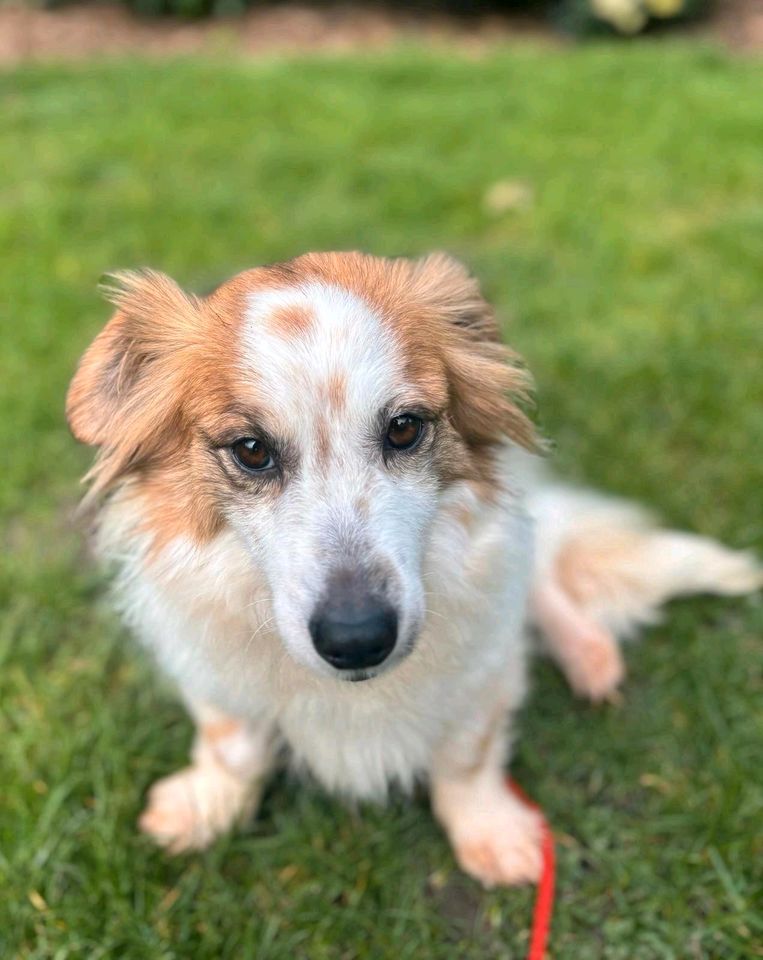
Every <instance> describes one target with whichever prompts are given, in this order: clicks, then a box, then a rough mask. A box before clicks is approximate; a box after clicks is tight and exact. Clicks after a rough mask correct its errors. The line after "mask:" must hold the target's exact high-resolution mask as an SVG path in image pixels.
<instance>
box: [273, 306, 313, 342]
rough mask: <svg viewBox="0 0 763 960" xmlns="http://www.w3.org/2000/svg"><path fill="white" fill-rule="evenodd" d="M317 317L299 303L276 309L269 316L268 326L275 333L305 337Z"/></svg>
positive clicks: (287, 336) (288, 336)
mask: <svg viewBox="0 0 763 960" xmlns="http://www.w3.org/2000/svg"><path fill="white" fill-rule="evenodd" d="M314 320H315V318H314V317H313V315H312V313H311V312H310V311H309V310H305V308H304V307H301V306H299V305H298V304H290V305H288V306H284V307H278V308H277V309H275V310H274V311H273V312H272V313H271V314H270V316H269V318H268V327H269V328H270V330H272V331H273V332H274V333H277V334H279V335H280V336H282V337H284V338H286V339H290V338H291V337H303V336H304V335H305V334H306V333H307V332H308V331H309V330H310V327H311V326H312V325H313V322H314Z"/></svg>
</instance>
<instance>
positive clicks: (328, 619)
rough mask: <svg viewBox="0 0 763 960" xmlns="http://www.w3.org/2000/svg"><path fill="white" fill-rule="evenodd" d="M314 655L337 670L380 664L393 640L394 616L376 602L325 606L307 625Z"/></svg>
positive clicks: (389, 650)
mask: <svg viewBox="0 0 763 960" xmlns="http://www.w3.org/2000/svg"><path fill="white" fill-rule="evenodd" d="M310 636H311V637H312V638H313V644H314V645H315V649H316V650H317V651H318V653H319V654H320V655H321V656H322V657H323V659H324V660H326V661H327V662H328V663H330V664H331V666H332V667H336V669H337V670H364V669H367V668H368V667H376V666H378V665H379V664H380V663H383V662H384V661H385V660H386V659H387V657H388V656H389V655H390V653H392V650H393V649H394V646H395V641H396V640H397V614H396V613H395V611H394V610H393V609H392V608H391V607H388V606H385V605H384V604H382V603H380V602H379V601H378V600H371V599H368V600H361V601H358V600H353V601H350V602H342V603H334V604H332V603H327V604H324V605H323V607H322V608H321V609H320V610H319V611H318V612H317V613H316V615H315V616H314V617H313V618H312V620H311V621H310Z"/></svg>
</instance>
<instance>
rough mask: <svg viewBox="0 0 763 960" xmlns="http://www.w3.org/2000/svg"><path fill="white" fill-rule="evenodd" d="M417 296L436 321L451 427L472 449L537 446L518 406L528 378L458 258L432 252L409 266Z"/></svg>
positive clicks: (528, 391) (527, 391)
mask: <svg viewBox="0 0 763 960" xmlns="http://www.w3.org/2000/svg"><path fill="white" fill-rule="evenodd" d="M414 283H415V286H416V290H417V294H418V296H420V297H421V298H422V299H423V300H424V301H425V302H426V303H427V305H428V306H429V307H430V308H431V309H432V310H433V311H434V314H435V319H436V320H439V323H440V327H439V331H438V332H440V333H441V334H442V336H441V340H442V346H443V357H444V361H445V367H446V371H447V375H448V383H449V388H450V415H451V419H452V421H453V424H454V426H455V427H456V429H457V430H458V432H459V433H460V434H461V436H462V437H463V438H464V440H465V441H466V442H467V443H468V444H469V445H470V446H473V447H483V446H486V445H490V444H496V443H499V442H500V441H501V440H504V439H509V440H512V441H513V442H514V443H517V444H519V445H520V446H522V447H525V449H527V450H534V451H539V450H540V449H541V448H542V443H541V440H540V438H539V437H538V434H537V432H536V429H535V426H534V424H533V422H532V421H531V420H530V418H529V417H528V416H527V414H526V413H525V411H524V409H523V407H525V406H527V405H529V404H530V402H531V400H532V387H533V382H532V377H531V376H530V374H529V373H528V371H527V370H526V369H525V368H524V366H523V365H522V363H521V360H520V358H519V356H518V355H517V354H516V353H514V352H513V351H512V350H510V349H509V347H507V346H505V345H504V344H503V343H502V342H501V337H500V331H499V329H498V325H497V323H496V320H495V314H494V312H493V309H492V307H491V306H490V304H489V303H488V302H487V300H485V298H484V297H483V295H482V291H481V290H480V287H479V284H478V282H477V281H476V280H475V278H474V277H473V276H471V274H470V273H469V271H468V270H467V269H466V267H465V266H464V265H463V264H462V263H460V262H459V261H458V260H455V259H453V257H450V256H448V255H447V254H444V253H434V254H431V255H430V256H428V257H425V258H424V259H422V260H419V261H417V262H416V263H415V265H414Z"/></svg>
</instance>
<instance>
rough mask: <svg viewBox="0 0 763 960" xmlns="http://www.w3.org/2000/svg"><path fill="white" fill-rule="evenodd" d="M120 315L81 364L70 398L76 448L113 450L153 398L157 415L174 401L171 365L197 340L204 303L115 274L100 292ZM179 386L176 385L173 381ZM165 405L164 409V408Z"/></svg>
mask: <svg viewBox="0 0 763 960" xmlns="http://www.w3.org/2000/svg"><path fill="white" fill-rule="evenodd" d="M101 289H102V291H103V293H104V295H105V296H106V298H107V299H108V300H110V301H111V302H112V303H113V304H114V305H115V306H116V307H117V312H116V313H115V314H114V316H113V317H112V318H111V320H110V321H109V322H108V323H107V324H106V327H105V328H104V329H103V330H102V331H101V333H99V334H98V336H97V337H96V338H95V340H94V341H93V343H92V344H91V345H90V347H89V348H88V349H87V350H86V351H85V354H84V356H83V357H82V359H81V360H80V363H79V366H78V368H77V372H76V373H75V375H74V378H73V380H72V382H71V384H70V386H69V391H68V394H67V397H66V418H67V420H68V422H69V427H70V429H71V431H72V433H73V434H74V436H75V437H76V439H77V440H80V441H82V442H83V443H87V444H90V445H91V446H97V447H108V446H110V445H111V444H112V443H113V442H114V440H113V434H114V433H115V431H118V432H119V433H123V432H124V426H125V422H126V420H128V421H129V420H130V419H132V418H133V417H134V415H135V413H136V408H137V407H139V406H140V401H141V399H143V397H142V395H148V394H151V397H148V396H145V399H147V400H148V399H150V401H151V406H152V408H153V410H154V413H155V415H156V416H157V417H158V415H159V414H160V413H162V412H164V408H166V406H167V402H166V401H167V400H169V397H168V396H167V394H168V387H169V385H170V384H169V383H167V381H166V380H165V379H164V378H163V376H162V375H163V374H164V375H167V374H169V373H170V369H169V367H170V366H171V364H170V363H169V362H168V361H170V360H171V359H172V358H173V356H174V357H175V358H176V357H177V351H178V350H181V349H182V348H183V347H186V346H188V345H189V343H191V342H192V341H193V339H194V333H195V331H196V329H197V327H198V324H199V309H198V302H197V301H196V300H195V299H194V298H192V297H189V296H188V295H187V294H185V293H184V292H183V291H182V290H181V289H180V287H178V286H177V284H176V283H175V282H174V281H173V280H171V279H170V278H169V277H167V276H165V275H164V274H162V273H157V272H155V271H149V270H146V271H140V272H134V273H132V272H125V273H116V274H112V275H110V276H109V277H108V279H107V282H106V283H104V284H103V285H102V287H101ZM170 379H171V380H172V381H176V379H177V378H176V377H171V378H170ZM163 401H164V402H163Z"/></svg>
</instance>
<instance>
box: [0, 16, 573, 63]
mask: <svg viewBox="0 0 763 960" xmlns="http://www.w3.org/2000/svg"><path fill="white" fill-rule="evenodd" d="M526 36H530V37H533V38H535V39H536V40H538V39H540V40H542V39H547V40H553V39H554V35H553V33H552V32H551V31H550V30H549V28H548V25H547V24H546V23H545V21H544V19H543V18H542V17H540V16H535V17H533V16H530V15H519V14H515V15H512V16H501V15H496V14H486V15H480V16H471V17H468V18H464V17H458V16H454V15H451V14H446V13H435V12H431V11H430V12H422V11H415V12H411V11H410V10H404V9H391V8H381V7H378V6H371V5H369V6H364V5H360V6H356V5H350V4H342V5H336V6H334V5H328V6H321V7H311V6H309V5H307V4H298V3H293V4H292V3H287V4H278V5H273V6H262V7H257V8H255V9H252V10H249V11H247V12H246V13H245V14H243V15H242V16H240V17H236V18H230V19H228V18H223V19H220V18H218V19H215V20H198V21H183V20H177V19H174V18H169V17H168V18H158V19H156V18H153V19H149V18H144V17H138V16H135V15H134V14H133V13H131V12H130V11H129V10H127V9H126V8H125V7H122V6H119V5H116V4H77V5H73V6H67V7H62V8H60V9H57V10H35V9H31V8H28V7H16V6H10V7H0V63H2V64H14V63H20V62H24V61H28V60H52V59H66V60H69V59H79V58H83V57H101V56H114V55H119V54H126V53H143V54H149V55H155V56H165V55H176V54H188V53H204V52H206V53H220V52H226V51H231V52H236V53H239V54H241V53H243V54H245V55H246V54H251V55H257V54H260V53H264V52H284V53H295V52H296V53H298V52H305V51H327V52H341V51H343V50H358V49H364V50H370V49H379V48H383V47H386V46H389V45H390V44H391V43H394V42H400V41H404V40H409V41H411V42H417V41H425V42H427V43H438V42H439V43H457V44H458V45H460V46H462V47H464V48H466V49H467V50H469V49H471V50H474V51H477V52H478V51H480V50H482V49H484V48H485V46H487V45H492V44H495V43H497V42H500V41H501V40H506V39H508V38H511V37H526Z"/></svg>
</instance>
